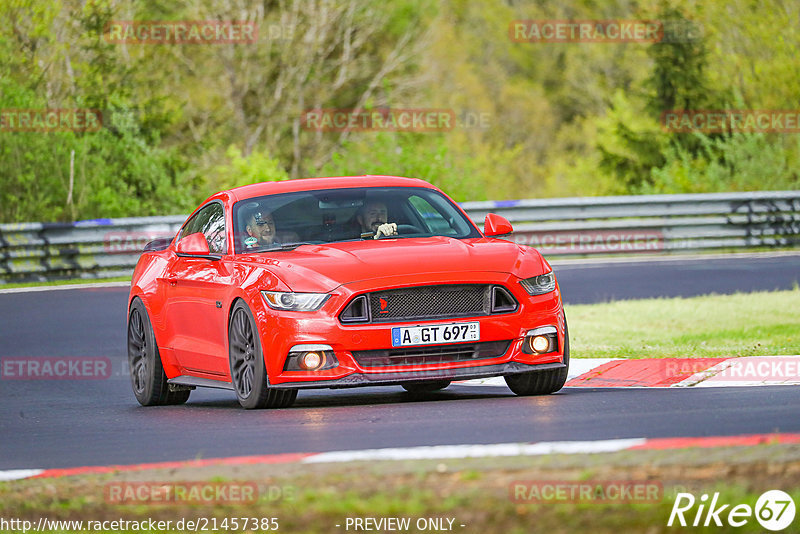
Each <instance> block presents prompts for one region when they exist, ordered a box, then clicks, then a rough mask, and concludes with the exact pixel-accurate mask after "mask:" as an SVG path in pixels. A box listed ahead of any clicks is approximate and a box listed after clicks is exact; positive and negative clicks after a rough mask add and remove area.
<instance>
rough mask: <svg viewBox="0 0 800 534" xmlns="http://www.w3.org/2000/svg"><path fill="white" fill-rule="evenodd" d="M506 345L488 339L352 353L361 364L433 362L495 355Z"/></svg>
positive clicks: (507, 342)
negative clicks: (477, 341) (479, 341)
mask: <svg viewBox="0 0 800 534" xmlns="http://www.w3.org/2000/svg"><path fill="white" fill-rule="evenodd" d="M510 345H511V341H488V342H484V343H459V344H455V345H432V346H427V347H409V348H402V349H401V348H397V349H388V350H361V351H353V353H352V354H353V358H355V360H356V362H358V364H359V365H360V366H361V367H389V366H401V365H434V364H437V363H452V362H471V361H475V360H487V359H490V358H499V357H500V356H502V355H503V354H505V353H506V351H508V347H509V346H510Z"/></svg>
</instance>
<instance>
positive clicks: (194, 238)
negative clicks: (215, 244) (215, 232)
mask: <svg viewBox="0 0 800 534" xmlns="http://www.w3.org/2000/svg"><path fill="white" fill-rule="evenodd" d="M175 252H176V253H177V254H178V256H200V257H205V256H209V255H210V254H211V252H210V251H209V250H208V241H206V236H204V235H203V234H202V233H201V232H197V233H195V234H189V235H187V236H186V237H184V238H183V239H181V240H180V241H178V244H177V245H176V246H175Z"/></svg>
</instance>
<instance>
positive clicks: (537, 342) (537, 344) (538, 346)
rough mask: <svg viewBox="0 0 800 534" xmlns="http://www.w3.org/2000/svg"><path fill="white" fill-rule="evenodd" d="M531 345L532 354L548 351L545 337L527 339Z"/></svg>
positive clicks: (548, 343) (548, 345)
mask: <svg viewBox="0 0 800 534" xmlns="http://www.w3.org/2000/svg"><path fill="white" fill-rule="evenodd" d="M529 339H530V343H531V348H532V349H533V351H534V352H538V353H539V354H543V353H545V352H547V351H548V350H549V349H550V340H549V339H547V337H546V336H536V337H534V338H529Z"/></svg>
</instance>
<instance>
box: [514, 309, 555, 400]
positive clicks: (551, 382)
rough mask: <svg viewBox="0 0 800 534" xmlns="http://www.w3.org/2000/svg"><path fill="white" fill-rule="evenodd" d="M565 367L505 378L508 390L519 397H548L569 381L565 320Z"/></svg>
mask: <svg viewBox="0 0 800 534" xmlns="http://www.w3.org/2000/svg"><path fill="white" fill-rule="evenodd" d="M564 365H566V367H563V368H561V369H549V370H547V371H531V372H529V373H519V374H515V375H508V376H506V377H505V379H506V384H507V385H508V388H509V389H510V390H511V391H513V392H514V393H516V394H517V395H523V396H527V395H547V394H550V393H555V392H556V391H558V390H559V389H561V388H562V387H564V384H565V383H566V381H567V373H568V372H569V329H568V328H567V322H566V318H565V319H564Z"/></svg>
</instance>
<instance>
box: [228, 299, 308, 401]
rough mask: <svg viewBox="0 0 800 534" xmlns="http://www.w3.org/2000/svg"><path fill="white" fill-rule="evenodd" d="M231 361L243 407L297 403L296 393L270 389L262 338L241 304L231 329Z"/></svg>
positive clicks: (237, 307)
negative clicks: (295, 401)
mask: <svg viewBox="0 0 800 534" xmlns="http://www.w3.org/2000/svg"><path fill="white" fill-rule="evenodd" d="M228 359H229V361H230V367H231V382H232V383H233V389H234V391H236V397H237V398H238V399H239V404H241V405H242V407H244V408H247V409H254V408H287V407H289V406H291V405H292V403H294V400H295V399H296V398H297V390H296V389H276V388H271V387H269V381H268V380H267V369H266V366H265V365H264V353H263V352H262V350H261V340H260V336H258V331H257V330H256V326H255V321H254V320H253V314H252V313H251V312H250V308H248V307H247V306H246V305H245V304H244V302H242V301H239V302H237V303H236V305H235V306H234V307H233V312H232V313H231V320H230V324H229V325H228Z"/></svg>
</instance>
